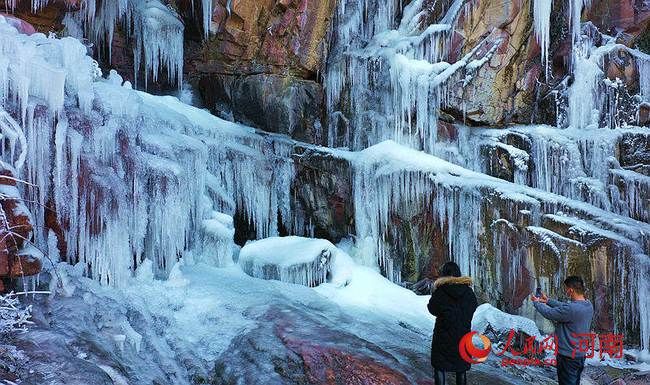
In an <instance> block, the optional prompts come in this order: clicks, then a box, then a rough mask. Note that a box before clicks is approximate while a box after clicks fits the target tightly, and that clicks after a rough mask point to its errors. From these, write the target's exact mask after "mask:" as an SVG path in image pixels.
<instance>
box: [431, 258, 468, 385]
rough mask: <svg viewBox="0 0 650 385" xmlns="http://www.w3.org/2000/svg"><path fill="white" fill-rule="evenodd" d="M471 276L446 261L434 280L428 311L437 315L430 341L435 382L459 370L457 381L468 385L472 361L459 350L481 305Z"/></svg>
mask: <svg viewBox="0 0 650 385" xmlns="http://www.w3.org/2000/svg"><path fill="white" fill-rule="evenodd" d="M471 284H472V279H471V278H470V277H461V276H460V268H459V267H458V265H457V264H456V263H454V262H447V263H445V264H444V265H443V267H442V270H441V277H440V278H438V279H437V280H436V281H435V282H434V284H433V293H432V294H431V299H430V300H429V305H428V306H427V307H428V308H429V312H430V313H431V314H433V315H434V316H435V317H436V325H435V327H434V329H433V339H432V341H431V365H432V366H433V374H434V380H435V383H436V385H445V372H455V373H456V384H457V385H466V384H467V376H466V372H467V371H468V370H469V368H470V367H471V365H470V364H469V363H468V362H466V361H465V360H463V359H462V358H461V356H460V353H459V351H458V344H459V342H460V339H461V338H462V337H463V336H464V335H465V334H467V333H469V332H470V329H471V326H472V316H473V315H474V311H475V310H476V307H477V306H478V301H477V300H476V295H474V291H473V290H472V288H471V287H470V286H471Z"/></svg>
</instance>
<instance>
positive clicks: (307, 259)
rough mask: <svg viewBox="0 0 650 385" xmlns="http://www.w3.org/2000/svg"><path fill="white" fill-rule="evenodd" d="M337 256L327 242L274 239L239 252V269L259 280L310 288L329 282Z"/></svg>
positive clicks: (334, 248)
mask: <svg viewBox="0 0 650 385" xmlns="http://www.w3.org/2000/svg"><path fill="white" fill-rule="evenodd" d="M337 253H338V250H337V249H336V247H335V246H334V245H333V244H332V243H330V242H329V241H326V240H324V239H310V238H301V237H271V238H265V239H262V240H259V241H255V242H250V243H248V244H246V246H244V247H243V248H242V249H241V252H240V253H239V266H241V267H242V269H243V270H244V271H245V272H246V273H247V274H248V275H250V276H253V277H256V278H262V279H275V280H278V281H282V282H288V283H295V284H300V285H304V286H310V287H311V286H318V285H320V284H321V283H324V282H326V281H327V275H328V273H329V272H330V265H331V263H332V259H334V258H336V254H337Z"/></svg>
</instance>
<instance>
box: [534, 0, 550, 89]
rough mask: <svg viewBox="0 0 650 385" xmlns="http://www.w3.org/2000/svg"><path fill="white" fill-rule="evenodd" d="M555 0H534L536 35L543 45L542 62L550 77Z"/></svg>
mask: <svg viewBox="0 0 650 385" xmlns="http://www.w3.org/2000/svg"><path fill="white" fill-rule="evenodd" d="M552 7H553V0H534V3H533V19H534V21H535V36H536V37H537V42H538V43H539V45H540V46H541V58H542V64H544V68H545V73H546V77H547V78H548V45H549V43H550V29H551V10H552Z"/></svg>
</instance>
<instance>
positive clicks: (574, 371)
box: [556, 354, 585, 385]
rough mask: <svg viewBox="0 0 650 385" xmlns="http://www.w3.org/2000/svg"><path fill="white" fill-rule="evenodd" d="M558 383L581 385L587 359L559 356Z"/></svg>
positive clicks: (562, 384)
mask: <svg viewBox="0 0 650 385" xmlns="http://www.w3.org/2000/svg"><path fill="white" fill-rule="evenodd" d="M556 364H557V381H558V383H559V384H560V385H580V376H581V375H582V369H584V368H585V359H584V357H582V358H577V357H576V358H571V357H566V356H563V355H560V354H558V355H557V362H556Z"/></svg>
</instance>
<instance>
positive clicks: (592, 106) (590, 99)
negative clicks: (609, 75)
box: [568, 37, 605, 128]
mask: <svg viewBox="0 0 650 385" xmlns="http://www.w3.org/2000/svg"><path fill="white" fill-rule="evenodd" d="M604 50H605V49H604V48H602V47H601V48H598V49H594V48H593V44H592V42H591V40H590V39H589V38H587V37H584V38H582V39H580V41H578V42H576V43H575V45H574V49H573V77H574V79H573V84H572V85H571V87H570V88H569V95H568V99H569V106H568V110H569V111H568V112H569V126H571V127H574V128H587V127H590V126H595V127H598V124H599V118H600V110H601V98H600V96H601V93H600V92H599V88H598V86H599V84H600V79H602V77H603V71H602V70H601V65H602V54H603V53H604Z"/></svg>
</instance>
